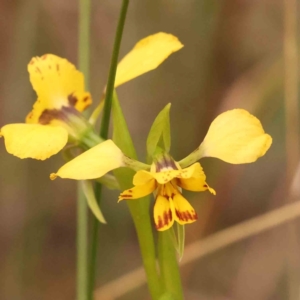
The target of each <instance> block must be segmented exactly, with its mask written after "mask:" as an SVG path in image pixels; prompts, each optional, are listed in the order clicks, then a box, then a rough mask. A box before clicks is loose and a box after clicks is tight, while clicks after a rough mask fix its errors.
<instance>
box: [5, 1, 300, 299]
mask: <svg viewBox="0 0 300 300" xmlns="http://www.w3.org/2000/svg"><path fill="white" fill-rule="evenodd" d="M120 4H121V1H116V0H115V1H103V0H102V1H92V24H91V35H92V39H91V43H92V45H91V86H90V91H91V93H92V95H93V100H94V106H95V104H96V103H97V101H98V100H99V99H100V96H101V93H102V90H103V87H104V86H105V84H106V78H107V74H108V68H109V62H110V55H111V50H112V45H113V40H114V34H115V29H116V25H117V18H118V14H119V9H120ZM283 4H284V2H283V1H279V0H226V1H225V0H223V1H221V0H185V1H179V0H175V1H174V0H164V1H158V0H143V1H132V2H131V3H130V6H129V11H128V16H127V21H126V26H125V30H124V35H123V40H122V46H121V55H120V58H121V57H122V56H124V55H125V54H126V53H127V52H128V51H129V50H130V49H131V48H132V47H133V45H134V44H135V43H136V42H137V41H138V40H140V39H141V38H143V37H145V36H148V35H150V34H153V33H156V32H159V31H164V32H168V33H172V34H174V35H176V36H177V37H178V38H179V39H180V41H181V42H182V43H183V44H184V45H185V47H184V48H183V49H182V50H180V51H179V52H177V53H175V54H173V55H171V56H170V58H169V59H167V61H166V62H164V63H163V64H162V65H161V66H160V67H159V68H158V69H157V70H155V71H153V72H150V73H148V74H146V75H143V76H141V77H139V78H137V79H135V80H133V81H131V82H129V83H126V84H125V85H124V86H122V87H120V88H119V89H118V94H119V99H120V102H121V105H122V107H123V110H124V114H125V117H126V119H127V121H128V126H129V129H130V131H131V133H132V137H133V140H134V143H135V145H136V148H137V150H138V153H139V157H140V159H144V158H145V143H146V137H147V134H148V131H149V129H150V127H151V124H152V122H153V120H154V118H155V116H156V115H157V113H158V112H159V111H160V110H161V109H162V108H163V107H164V106H165V105H166V104H167V103H169V102H171V103H172V109H171V128H172V155H173V156H174V158H175V159H176V160H179V159H181V158H183V157H184V156H186V155H187V154H189V153H190V152H191V151H192V150H194V149H195V148H196V147H197V146H198V145H199V144H200V142H201V141H202V139H203V138H204V136H205V134H206V131H207V129H208V127H209V124H210V123H211V121H212V120H213V119H214V117H216V116H217V115H218V114H219V113H221V112H223V111H225V110H228V109H232V108H245V109H247V110H249V111H250V112H251V113H253V114H254V115H255V116H257V117H258V118H259V119H260V120H261V122H262V124H263V126H264V128H265V130H266V132H268V133H269V134H271V135H272V137H273V145H272V147H271V148H270V150H269V151H268V153H267V155H266V156H264V157H263V158H261V159H259V160H258V161H257V162H256V163H254V164H250V165H229V164H226V163H224V162H222V161H219V160H217V159H204V160H202V161H201V164H202V166H203V168H204V170H205V172H206V175H207V181H208V183H209V184H210V186H212V187H213V188H215V189H216V191H217V195H216V196H215V197H214V196H212V195H210V194H209V193H208V192H206V193H197V194H196V193H195V194H193V193H189V194H188V195H187V197H188V199H190V201H191V203H192V205H193V206H194V207H195V208H196V210H197V212H198V216H199V220H198V221H197V222H196V223H194V224H192V225H188V226H186V233H187V240H186V244H190V243H192V242H194V241H197V240H199V239H201V238H204V237H205V236H208V235H210V234H213V233H214V232H217V231H219V230H221V229H224V228H227V227H229V226H231V225H234V224H238V223H239V222H241V221H244V220H248V219H251V218H253V217H255V216H257V215H260V214H262V213H265V212H267V211H270V210H272V209H274V208H277V207H280V206H282V205H284V204H285V203H287V202H288V194H289V186H288V185H287V184H286V153H285V138H286V132H287V130H286V126H285V117H284V115H285V101H284V63H283V62H284V59H283V57H284V56H283V41H284V5H283ZM298 4H299V3H298ZM299 7H300V5H298V8H297V9H298V10H299ZM77 31H78V3H77V1H71V0H65V1H58V0H53V1H45V0H22V1H21V0H19V1H16V0H14V1H9V0H2V1H0V45H1V46H0V70H1V72H0V95H1V102H0V126H3V125H4V124H8V123H18V122H23V120H24V118H25V116H26V114H27V113H28V112H29V111H30V110H31V107H32V105H33V103H34V101H35V100H36V96H35V93H34V91H33V90H32V88H31V85H30V82H29V76H28V73H27V63H28V62H29V61H30V59H31V58H32V57H33V56H40V55H43V54H45V53H53V54H56V55H59V56H62V57H65V58H67V59H68V60H70V61H71V62H73V63H75V64H76V63H77V54H78V53H77V36H78V33H77ZM298 32H300V31H298ZM296 50H297V49H296ZM295 125H296V124H295ZM297 129H298V128H297ZM294 142H295V143H297V142H298V141H297V139H296V140H295V141H294ZM292 146H293V145H292ZM294 146H295V147H298V146H299V145H297V144H296V145H294ZM62 163H63V159H62V157H61V156H60V155H56V156H54V157H52V158H50V159H49V160H47V161H45V162H39V161H35V160H31V159H27V160H20V159H18V158H16V157H13V156H11V155H9V154H7V153H6V151H5V148H4V145H3V141H1V146H0V170H1V171H2V172H1V180H0V244H1V247H0V299H2V300H19V299H22V300H23V299H24V300H27V299H28V300H32V299H33V300H35V299H36V300H39V299H42V300H48V299H49V300H50V299H51V300H53V299H74V298H75V280H76V184H75V182H73V181H70V180H56V181H54V182H52V181H50V180H49V174H50V173H51V172H53V171H56V170H57V168H58V167H59V166H61V165H62ZM298 185H299V182H298ZM298 190H299V189H298ZM117 195H118V193H117V192H111V191H105V197H104V199H103V204H102V209H103V212H104V214H105V216H106V219H107V221H108V224H107V225H105V226H101V229H100V237H99V239H100V247H99V260H98V270H99V275H98V278H97V286H99V287H101V286H103V285H104V284H106V283H108V282H109V281H111V280H113V279H115V278H117V277H119V276H121V275H123V274H126V273H127V272H129V271H131V270H133V269H134V268H136V267H139V266H140V265H141V258H140V254H139V248H138V244H137V240H136V235H135V230H134V227H133V223H132V221H131V218H130V215H129V211H128V209H127V206H126V204H125V203H120V204H117ZM296 196H297V197H298V196H299V194H297V195H296ZM298 198H299V197H298ZM290 224H292V225H293V230H294V233H295V235H290V234H288V233H287V232H289V230H288V226H286V225H283V226H280V227H276V228H274V229H272V230H269V231H266V232H264V233H261V234H259V235H256V236H255V237H251V238H248V239H246V240H243V241H241V242H239V243H235V244H233V245H231V246H229V247H226V248H224V249H220V250H219V251H216V252H214V253H212V254H210V255H208V256H205V257H203V258H201V259H199V260H197V261H194V262H193V263H190V264H188V265H185V266H183V267H182V268H181V271H182V279H183V285H184V290H185V297H186V299H187V300H194V299H195V300H196V299H197V300H198V299H200V300H202V299H203V300H211V299H214V300H227V299H233V300H252V299H253V300H282V299H283V300H285V299H289V300H294V299H299V295H300V279H299V278H300V274H299V273H300V269H299V268H297V266H299V264H300V248H299V221H298V220H296V221H294V222H292V223H290ZM291 261H292V262H293V263H292V266H293V267H292V268H291V263H290V262H291ZM298 279H299V280H298ZM118 299H122V300H132V299H149V296H148V292H147V288H146V286H145V285H144V286H143V287H140V288H138V289H136V290H134V291H132V292H130V293H128V294H126V295H124V296H123V297H120V298H118ZM103 300H105V299H103Z"/></svg>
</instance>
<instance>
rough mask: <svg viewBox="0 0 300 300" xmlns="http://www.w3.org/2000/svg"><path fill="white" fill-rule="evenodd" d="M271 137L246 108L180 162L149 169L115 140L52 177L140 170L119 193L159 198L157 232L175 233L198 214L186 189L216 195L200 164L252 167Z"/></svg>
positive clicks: (224, 118) (222, 121)
mask: <svg viewBox="0 0 300 300" xmlns="http://www.w3.org/2000/svg"><path fill="white" fill-rule="evenodd" d="M271 143H272V138H271V137H270V135H268V134H266V133H265V132H264V130H263V128H262V125H261V123H260V121H259V120H258V119H257V118H255V117H254V116H253V115H251V114H250V113H249V112H247V111H245V110H243V109H234V110H230V111H227V112H224V113H222V114H221V115H219V116H218V117H217V118H216V119H215V120H214V121H213V122H212V124H211V126H210V128H209V130H208V132H207V135H206V136H205V138H204V141H203V142H202V143H201V144H200V146H199V147H198V148H197V149H196V150H195V151H193V152H192V153H191V154H190V155H189V156H187V157H186V158H184V159H183V160H181V161H179V162H176V161H174V160H173V159H172V158H171V156H170V155H168V154H167V153H163V152H162V153H161V154H159V155H156V156H155V157H154V161H153V164H152V165H151V166H150V165H146V164H143V163H140V162H137V161H134V160H132V159H130V158H128V157H127V156H125V155H124V154H123V153H122V151H121V150H120V149H119V148H118V147H117V146H116V145H115V144H114V142H113V141H111V140H107V141H105V142H103V143H101V144H99V145H97V146H96V147H94V148H92V149H90V150H88V151H86V152H85V153H84V154H82V155H79V156H78V157H76V158H75V159H73V160H72V161H70V162H68V163H67V164H65V165H64V166H62V167H61V168H60V169H59V170H58V172H57V173H53V174H51V175H50V178H51V179H55V178H56V177H58V176H59V177H61V178H70V179H75V180H82V179H94V178H98V177H101V176H103V175H104V174H106V173H107V172H109V171H111V170H114V169H116V168H119V167H130V168H132V169H134V170H136V171H137V173H136V174H135V176H134V179H133V185H134V187H133V188H131V189H128V190H126V191H124V192H123V193H121V194H120V197H119V201H120V200H125V199H126V200H131V199H137V198H141V197H144V196H146V195H148V194H150V193H152V192H154V194H155V204H154V222H155V225H156V228H157V230H160V231H162V230H166V229H168V228H170V227H171V226H172V225H173V223H174V221H176V222H178V223H179V224H187V223H192V222H194V221H195V220H196V219H197V214H196V212H195V210H194V209H193V207H192V206H191V205H190V204H189V202H188V201H187V200H186V199H185V198H184V197H183V196H182V193H181V188H183V189H186V190H190V191H205V190H209V191H210V192H211V193H212V194H215V191H214V190H213V189H212V188H210V187H209V186H208V184H207V183H206V176H205V174H204V172H203V170H202V167H201V165H200V164H199V163H196V161H197V160H199V159H201V158H203V157H216V158H219V159H221V160H224V161H226V162H229V163H232V164H242V163H251V162H254V161H256V160H257V159H258V158H259V157H261V156H263V155H264V154H265V153H266V151H267V150H268V149H269V148H270V146H271Z"/></svg>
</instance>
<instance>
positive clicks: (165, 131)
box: [147, 103, 171, 158]
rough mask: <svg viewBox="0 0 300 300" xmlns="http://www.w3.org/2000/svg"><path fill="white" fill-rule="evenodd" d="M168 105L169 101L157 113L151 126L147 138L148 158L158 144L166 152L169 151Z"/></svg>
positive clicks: (151, 155)
mask: <svg viewBox="0 0 300 300" xmlns="http://www.w3.org/2000/svg"><path fill="white" fill-rule="evenodd" d="M170 107H171V103H169V104H167V105H166V106H165V107H164V109H163V110H162V111H161V112H160V113H159V114H158V115H157V117H156V119H155V120H154V122H153V124H152V126H151V129H150V132H149V134H148V138H147V153H148V157H149V158H152V157H153V155H154V153H155V151H156V149H157V147H158V146H160V147H161V148H162V149H163V150H164V151H165V152H167V153H168V152H169V151H170V147H171V135H170V115H169V113H170ZM160 142H162V145H159V144H160Z"/></svg>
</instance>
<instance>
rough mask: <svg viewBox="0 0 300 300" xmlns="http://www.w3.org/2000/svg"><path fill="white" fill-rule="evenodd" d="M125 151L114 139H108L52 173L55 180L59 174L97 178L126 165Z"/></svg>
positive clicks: (76, 178)
mask: <svg viewBox="0 0 300 300" xmlns="http://www.w3.org/2000/svg"><path fill="white" fill-rule="evenodd" d="M123 157H124V155H123V153H122V151H121V150H120V149H119V148H118V147H117V146H116V145H115V143H114V142H113V141H112V140H107V141H105V142H103V143H101V144H99V145H97V146H95V147H93V148H91V149H89V150H87V151H86V152H84V153H82V154H81V155H79V156H77V157H76V158H74V159H72V160H71V161H69V162H68V163H66V164H65V165H63V166H62V167H61V168H60V169H59V170H58V172H57V173H52V174H51V175H50V178H51V179H52V180H53V179H55V178H56V177H57V176H58V177H61V178H69V179H75V180H85V179H95V178H99V177H101V176H103V175H104V174H106V173H107V172H109V171H111V170H114V169H117V168H119V167H122V166H124V162H123Z"/></svg>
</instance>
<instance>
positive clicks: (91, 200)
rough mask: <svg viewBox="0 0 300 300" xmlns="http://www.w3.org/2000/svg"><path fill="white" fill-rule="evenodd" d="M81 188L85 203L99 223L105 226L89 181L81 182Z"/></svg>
mask: <svg viewBox="0 0 300 300" xmlns="http://www.w3.org/2000/svg"><path fill="white" fill-rule="evenodd" d="M81 186H82V191H83V193H84V195H85V197H86V200H87V203H88V205H89V208H90V209H91V211H92V212H93V214H94V215H95V217H96V218H97V219H98V220H99V222H101V223H103V224H106V221H105V219H104V217H103V214H102V212H101V209H100V207H99V205H98V203H97V200H96V197H95V194H94V189H93V184H92V182H91V181H90V180H82V181H81Z"/></svg>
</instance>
